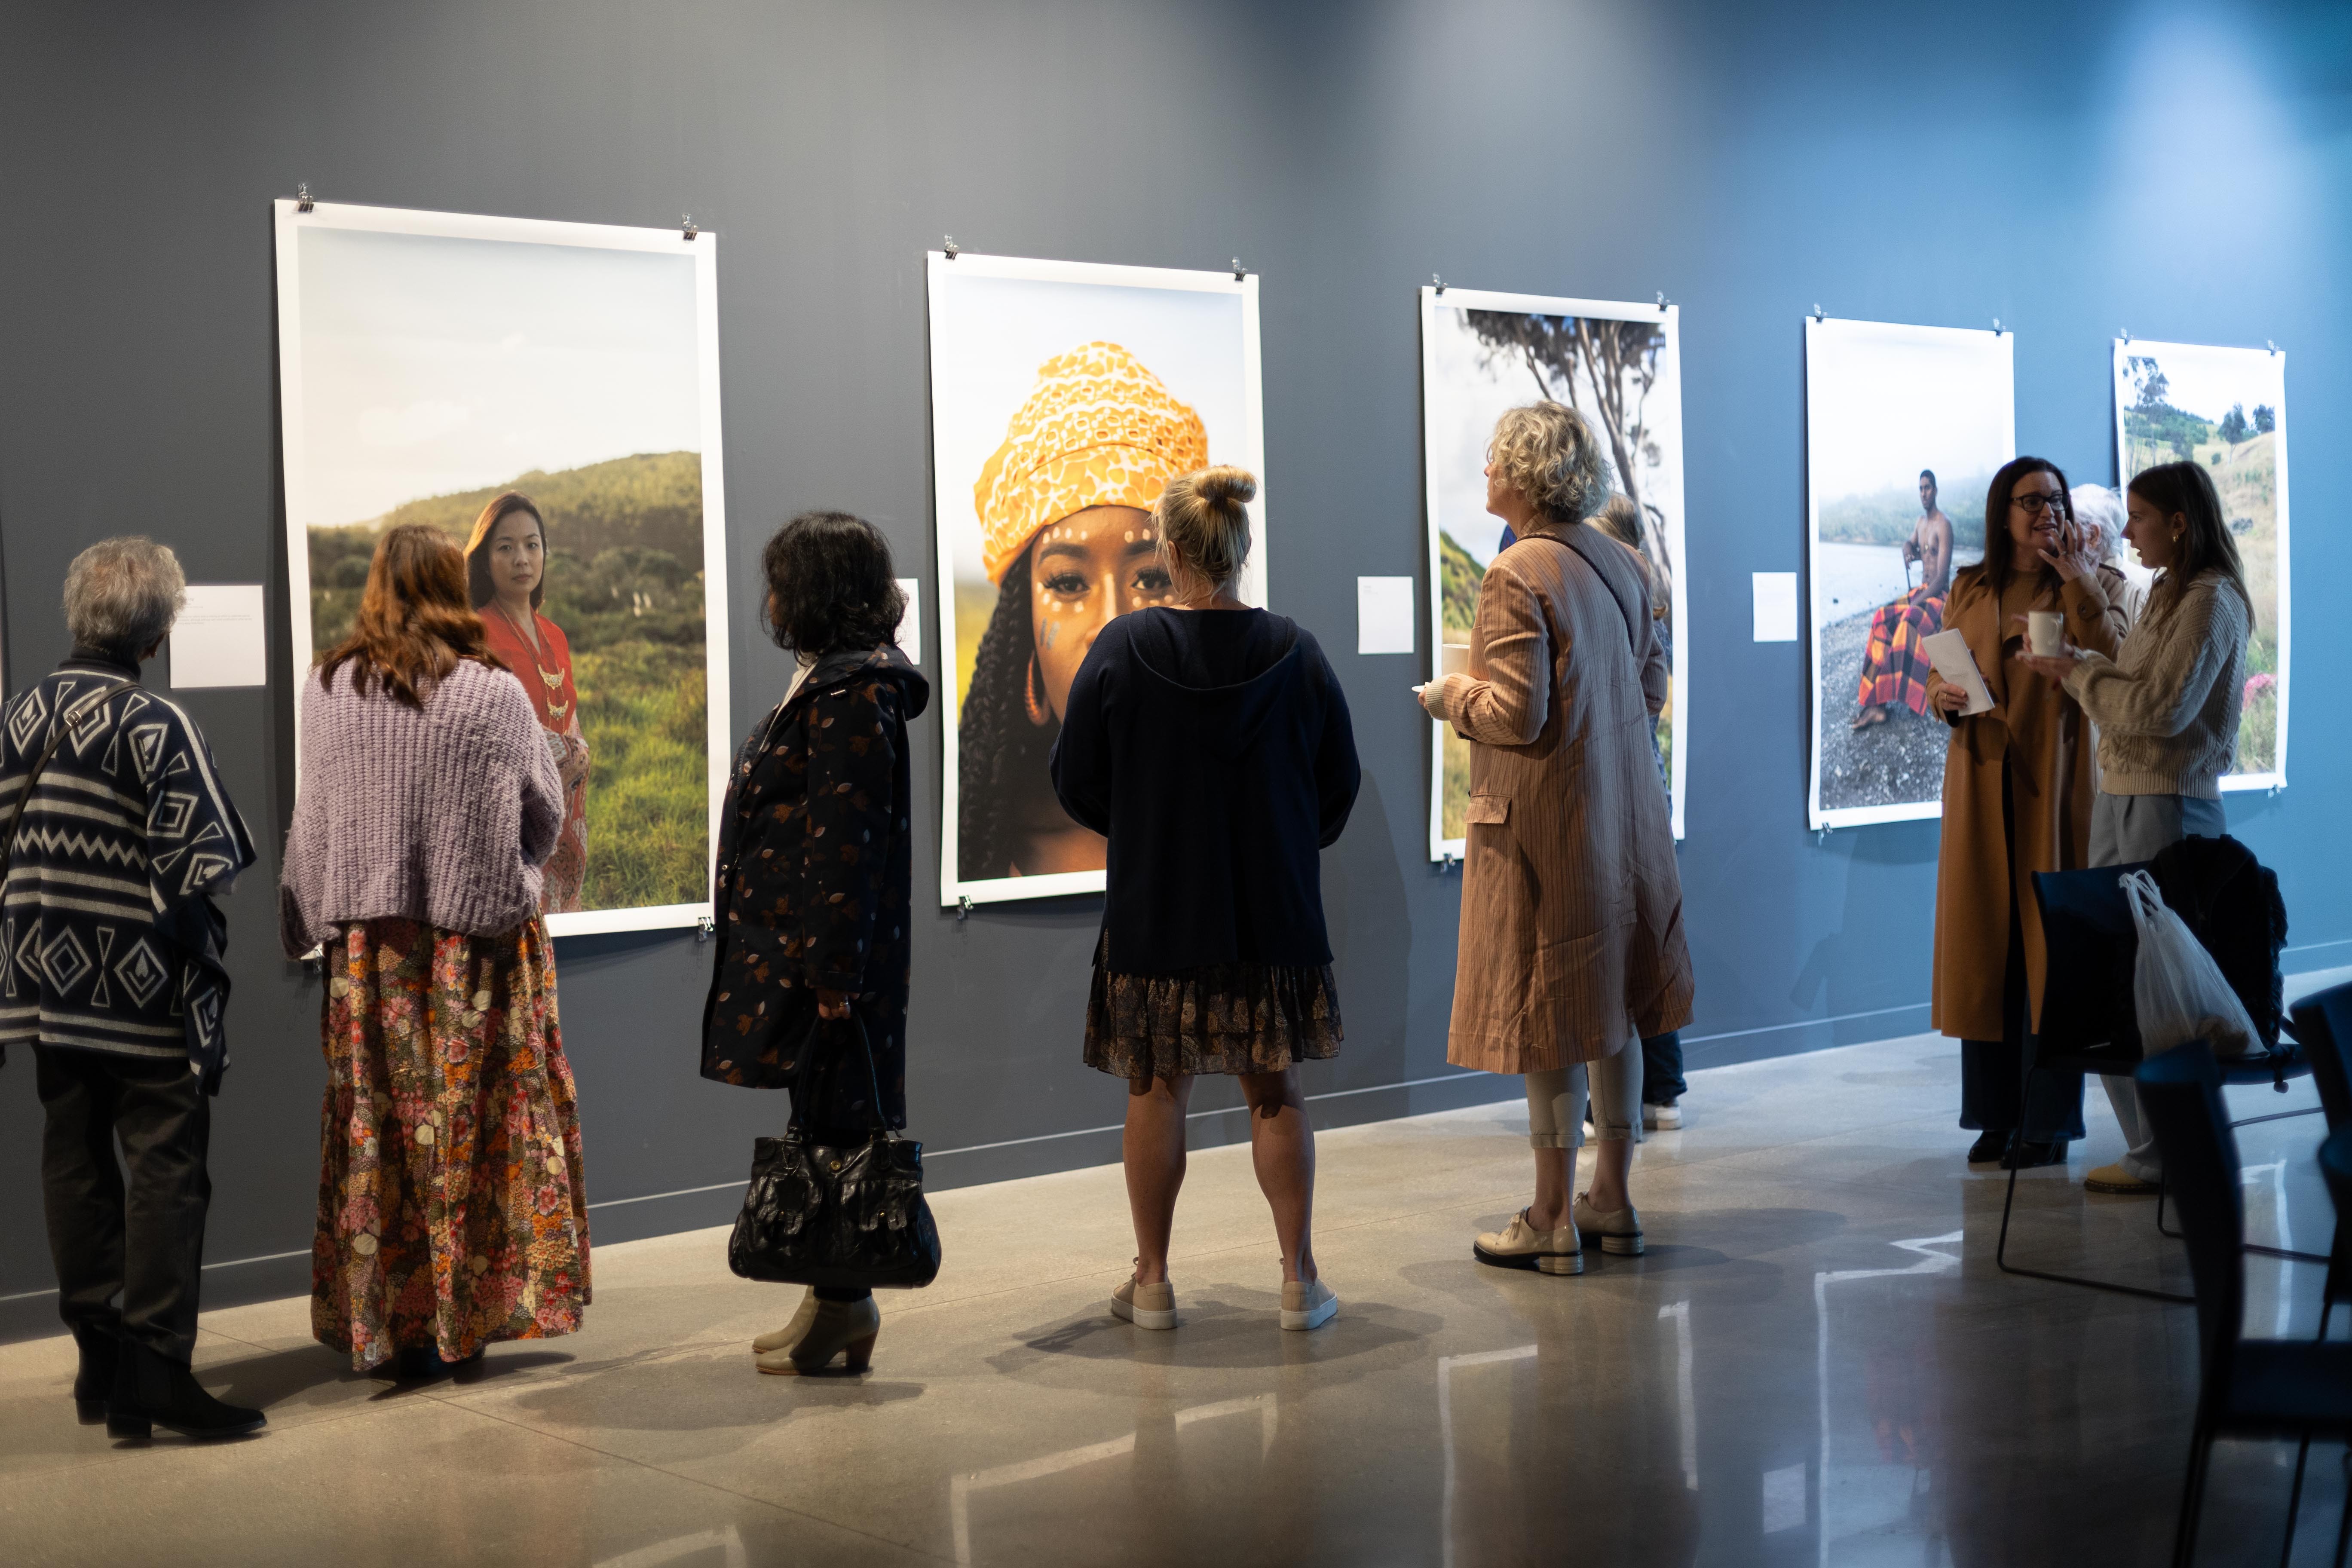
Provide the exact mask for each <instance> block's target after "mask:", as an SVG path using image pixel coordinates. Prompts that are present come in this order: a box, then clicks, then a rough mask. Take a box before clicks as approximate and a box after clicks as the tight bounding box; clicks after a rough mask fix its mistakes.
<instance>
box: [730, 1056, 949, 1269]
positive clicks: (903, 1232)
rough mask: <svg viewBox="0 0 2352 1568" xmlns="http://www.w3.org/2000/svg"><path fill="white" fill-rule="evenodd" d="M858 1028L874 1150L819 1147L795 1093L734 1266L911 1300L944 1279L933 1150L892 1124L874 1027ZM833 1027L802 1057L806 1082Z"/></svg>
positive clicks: (767, 1155) (762, 1157) (761, 1155)
mask: <svg viewBox="0 0 2352 1568" xmlns="http://www.w3.org/2000/svg"><path fill="white" fill-rule="evenodd" d="M851 1023H852V1026H854V1027H855V1028H856V1031H857V1044H858V1047H859V1048H860V1049H862V1050H863V1051H864V1052H865V1053H866V1077H867V1079H868V1081H869V1082H871V1083H873V1085H874V1092H873V1094H872V1095H871V1096H870V1097H869V1098H868V1099H867V1100H866V1109H867V1110H868V1112H869V1114H870V1115H871V1118H872V1128H871V1131H870V1133H869V1135H868V1137H867V1138H866V1142H863V1143H853V1144H845V1145H843V1146H841V1147H838V1148H836V1147H832V1146H829V1145H826V1144H822V1143H813V1142H810V1141H809V1139H808V1136H807V1133H806V1131H805V1130H804V1129H803V1127H802V1125H801V1110H802V1106H803V1103H804V1100H805V1097H804V1096H803V1094H801V1093H800V1092H799V1090H798V1089H794V1091H793V1119H792V1121H791V1123H790V1124H789V1125H787V1126H786V1128H785V1129H784V1135H783V1136H782V1137H781V1138H761V1139H760V1140H758V1141H757V1142H754V1143H753V1144H752V1146H751V1190H750V1191H748V1192H746V1193H745V1194H743V1212H742V1213H741V1214H740V1215H737V1216H736V1218H735V1233H734V1235H733V1236H731V1237H729V1238H728V1242H727V1266H728V1267H729V1268H732V1269H733V1270H734V1271H735V1272H736V1273H737V1274H739V1275H740V1276H742V1277H743V1278H744V1279H761V1280H765V1281H767V1282H769V1283H771V1284H778V1285H819V1286H824V1287H825V1288H827V1289H837V1290H859V1289H867V1290H893V1289H896V1290H908V1289H920V1288H921V1287H923V1286H925V1285H928V1284H929V1283H930V1282H931V1281H932V1280H933V1279H937V1278H938V1277H939V1272H940V1231H939V1226H937V1225H935V1224H933V1223H932V1220H931V1206H930V1205H929V1204H927V1203H925V1202H924V1201H923V1146H922V1145H921V1144H920V1143H918V1142H914V1141H912V1140H911V1139H906V1138H901V1137H899V1136H898V1134H897V1133H895V1132H893V1131H890V1130H889V1128H887V1126H885V1125H884V1124H883V1121H882V1111H881V1104H882V1090H881V1083H880V1080H879V1079H878V1077H877V1075H876V1073H875V1070H874V1047H873V1042H872V1041H870V1040H868V1039H867V1038H866V1025H865V1022H864V1020H862V1019H856V1018H853V1019H852V1020H851ZM824 1027H825V1024H824V1020H823V1019H819V1020H818V1022H817V1025H816V1027H815V1029H814V1030H812V1031H811V1036H810V1039H809V1041H808V1043H807V1044H806V1045H804V1046H803V1047H801V1079H802V1081H803V1082H806V1080H807V1074H808V1064H809V1063H810V1061H812V1060H813V1059H814V1058H815V1055H816V1048H817V1042H816V1038H815V1037H816V1035H817V1034H818V1033H820V1032H822V1031H823V1030H824Z"/></svg>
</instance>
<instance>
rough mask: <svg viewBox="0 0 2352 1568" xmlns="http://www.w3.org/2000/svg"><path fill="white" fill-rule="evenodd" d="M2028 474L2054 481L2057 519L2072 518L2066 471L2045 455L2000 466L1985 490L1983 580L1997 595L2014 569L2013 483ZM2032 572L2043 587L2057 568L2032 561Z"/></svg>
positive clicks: (2066, 520)
mask: <svg viewBox="0 0 2352 1568" xmlns="http://www.w3.org/2000/svg"><path fill="white" fill-rule="evenodd" d="M2031 474H2048V475H2049V476H2050V477H2051V478H2052V479H2056V480H2057V481H2058V500H2059V504H2060V505H2061V506H2063V508H2064V509H2065V510H2064V513H2063V516H2062V517H2061V518H2060V520H2059V521H2062V522H2064V523H2069V524H2071V523H2072V522H2073V521H2074V491H2073V490H2072V489H2068V488H2067V485H2066V470H2065V469H2063V468H2060V467H2059V466H2058V465H2057V464H2055V463H2053V462H2052V461H2051V460H2050V459H2049V458H2011V459H2010V460H2009V461H2008V462H2006V463H2003V464H2002V465H2001V466H2000V472H1999V473H1997V474H1995V475H1993V477H1992V483H1991V485H1990V486H1989V487H1988V488H1987V489H1986V490H1985V547H1984V563H1983V567H1982V570H1983V572H1984V576H1985V582H1986V583H1987V584H1990V586H1991V588H1992V590H1993V592H1994V593H1996V594H1998V593H1999V592H2000V590H2001V589H2002V588H2004V587H2006V586H2008V584H2009V574H2011V572H2014V571H2016V570H2017V569H2018V563H2017V561H2016V554H2017V541H2016V540H2014V539H2011V537H2010V535H2009V503H2010V501H2011V499H2012V498H2014V497H2015V496H2016V494H2017V483H2018V481H2019V480H2020V479H2024V478H2026V477H2027V476H2028V475H2031ZM2032 566H2033V568H2034V575H2035V576H2036V577H2038V578H2040V579H2042V584H2043V585H2044V586H2046V587H2055V586H2056V585H2057V583H2058V571H2057V568H2055V567H2053V566H2052V565H2051V564H2050V563H2048V562H2047V561H2042V560H2035V561H2034V562H2032Z"/></svg>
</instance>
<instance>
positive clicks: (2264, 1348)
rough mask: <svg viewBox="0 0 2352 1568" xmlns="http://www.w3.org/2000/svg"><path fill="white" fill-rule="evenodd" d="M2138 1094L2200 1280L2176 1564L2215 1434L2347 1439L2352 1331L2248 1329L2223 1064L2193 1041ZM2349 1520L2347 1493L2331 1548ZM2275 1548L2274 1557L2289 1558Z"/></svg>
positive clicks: (2181, 1565) (2339, 1550)
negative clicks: (2334, 1335) (2345, 1338)
mask: <svg viewBox="0 0 2352 1568" xmlns="http://www.w3.org/2000/svg"><path fill="white" fill-rule="evenodd" d="M2133 1076H2134V1077H2135V1078H2136V1079H2137V1081H2138V1083H2139V1092H2140V1104H2141V1106H2142V1107H2143V1108H2144V1109H2145V1110H2147V1116H2148V1121H2149V1122H2150V1124H2151V1125H2153V1126H2154V1128H2155V1130H2156V1142H2157V1148H2158V1151H2159V1152H2161V1153H2162V1154H2163V1156H2164V1169H2165V1173H2166V1176H2167V1179H2168V1181H2169V1183H2170V1184H2171V1188H2172V1193H2173V1201H2174V1203H2175V1205H2176V1206H2177V1207H2178V1209H2179V1214H2180V1224H2181V1232H2182V1238H2183V1240H2184V1241H2186V1242H2187V1244H2188V1251H2189V1272H2190V1274H2191V1275H2192V1276H2193V1277H2194V1278H2195V1279H2196V1282H2197V1296H2196V1301H2197V1340H2198V1352H2199V1354H2198V1363H2199V1367H2200V1381H2199V1386H2198V1392H2197V1416H2196V1422H2195V1425H2194V1426H2193V1427H2192V1428H2191V1431H2190V1435H2189V1474H2188V1478H2187V1479H2186V1481H2185V1482H2184V1483H2183V1486H2182V1489H2181V1497H2180V1522H2179V1529H2178V1530H2177V1531H2176V1532H2175V1534H2174V1536H2173V1551H2172V1560H2173V1563H2174V1564H2175V1568H2187V1564H2189V1563H2190V1562H2191V1560H2192V1559H2193V1558H2194V1556H2195V1554H2196V1549H2197V1521H2198V1514H2199V1513H2200V1510H2202V1508H2203V1506H2204V1501H2205V1473H2206V1470H2207V1468H2208V1466H2209V1463H2210V1459H2211V1457H2212V1448H2213V1442H2214V1440H2215V1439H2216V1438H2219V1437H2300V1438H2303V1439H2305V1441H2306V1442H2307V1441H2308V1440H2309V1439H2310V1438H2311V1437H2313V1436H2324V1437H2339V1438H2343V1439H2345V1440H2347V1442H2352V1343H2347V1342H2327V1343H2321V1342H2315V1341H2306V1340H2256V1339H2248V1338H2246V1337H2245V1305H2246V1300H2245V1297H2246V1275H2245V1212H2244V1208H2243V1203H2244V1197H2243V1193H2242V1188H2241V1185H2240V1181H2241V1178H2240V1174H2239V1168H2238V1141H2237V1137H2236V1135H2235V1134H2234V1133H2232V1132H2231V1130H2230V1122H2229V1117H2228V1114H2227V1112H2226V1111H2225V1110H2223V1109H2222V1105H2221V1071H2220V1069H2219V1068H2217V1067H2216V1066H2215V1065H2214V1061H2213V1053H2212V1052H2211V1051H2210V1049H2208V1048H2207V1047H2206V1046H2205V1045H2204V1044H2203V1043H2202V1042H2201V1041H2200V1042H2196V1043H2192V1044H2190V1045H2186V1046H2182V1047H2179V1048H2178V1049H2175V1050H2170V1051H2167V1052H2165V1053H2164V1054H2163V1055H2162V1056H2160V1057H2157V1058H2153V1059H2151V1060H2149V1061H2147V1062H2145V1063H2143V1064H2141V1066H2140V1068H2139V1070H2138V1072H2137V1073H2136V1074H2134V1075H2133ZM2302 1500H2303V1471H2302V1468H2301V1467H2300V1466H2298V1467H2297V1468H2296V1470H2295V1479H2294V1491H2293V1493H2292V1495H2291V1496H2290V1498H2289V1500H2288V1502H2287V1527H2286V1529H2287V1541H2286V1554H2291V1553H2292V1552H2293V1551H2294V1525H2295V1510H2297V1508H2298V1507H2299V1506H2300V1505H2301V1503H2302ZM2346 1531H2352V1500H2347V1510H2346V1512H2345V1515H2344V1523H2343V1526H2342V1527H2341V1528H2339V1531H2338V1535H2337V1543H2336V1557H2337V1561H2338V1562H2339V1563H2340V1562H2341V1561H2342V1559H2343V1547H2344V1538H2345V1532H2346ZM2286 1554H2282V1556H2281V1559H2280V1561H2281V1562H2284V1561H2286Z"/></svg>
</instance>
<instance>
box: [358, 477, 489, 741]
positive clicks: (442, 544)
mask: <svg viewBox="0 0 2352 1568" xmlns="http://www.w3.org/2000/svg"><path fill="white" fill-rule="evenodd" d="M461 659H472V660H473V661H474V662H475V663H477V664H487V665H488V666H489V667H490V668H493V669H504V668H506V664H505V662H504V661H503V660H501V659H500V658H499V656H498V655H496V654H494V653H492V652H491V651H490V645H489V642H488V637H486V636H485V634H484V633H483V630H482V617H481V616H478V615H476V614H475V613H474V611H473V608H472V606H470V605H467V603H466V558H465V556H464V554H463V553H462V552H459V550H458V549H457V541H456V540H454V539H452V538H450V537H449V536H448V535H447V534H446V533H444V532H442V531H440V530H439V529H437V528H434V527H431V526H429V525H428V524H425V523H422V522H404V523H402V524H401V525H400V526H399V527H398V528H395V529H393V530H391V531H388V532H386V533H385V534H384V536H383V538H382V539H380V540H378V541H377V542H376V547H375V559H373V561H371V562H369V563H368V577H367V591H366V592H365V593H363V594H362V595H360V613H359V617H358V619H357V620H356V622H354V624H353V625H352V635H351V636H349V637H345V638H344V639H343V640H342V641H341V642H340V643H338V644H336V645H335V646H334V647H332V648H330V649H329V650H328V651H327V652H326V653H325V654H323V655H322V656H320V659H319V679H320V681H321V682H322V683H324V684H325V685H327V686H330V687H331V686H333V685H334V683H335V671H336V670H338V669H340V668H342V667H343V666H344V665H346V664H351V665H355V666H356V667H357V668H355V669H354V670H353V672H352V686H353V687H354V688H355V689H357V690H358V691H359V692H360V694H361V695H362V696H364V695H366V694H367V692H368V690H369V689H370V688H371V687H372V686H373V685H375V684H376V683H378V682H381V683H382V684H383V689H384V690H385V691H387V692H389V693H391V694H392V696H393V697H394V699H395V700H399V701H402V702H405V703H407V704H408V705H409V706H410V707H411V708H416V709H422V708H423V707H424V706H425V695H426V693H427V692H428V691H429V689H431V687H432V685H433V683H434V682H436V681H438V680H440V679H442V678H443V677H445V676H446V675H447V674H448V673H449V672H450V671H451V670H453V669H455V668H457V665H458V662H459V661H460V660H461Z"/></svg>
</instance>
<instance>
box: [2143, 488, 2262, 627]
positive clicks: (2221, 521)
mask: <svg viewBox="0 0 2352 1568" xmlns="http://www.w3.org/2000/svg"><path fill="white" fill-rule="evenodd" d="M2129 489H2130V490H2131V493H2132V494H2134V495H2136V496H2137V497H2139V499H2140V500H2144V501H2146V502H2147V504H2148V505H2150V506H2152V507H2154V508H2156V509H2157V510H2158V511H2160V512H2162V513H2164V515H2165V516H2166V517H2172V516H2175V515H2178V516H2180V517H2184V518H2186V519H2188V520H2189V527H2188V531H2186V532H2184V533H2182V534H2181V536H2180V558H2179V560H2177V561H2175V562H2174V563H2172V564H2171V565H2170V566H2168V567H2167V568H2165V573H2164V576H2163V577H2162V578H2161V579H2160V580H2159V581H2158V583H2157V584H2156V588H2155V591H2154V593H2152V594H2151V595H2149V597H2150V598H2151V599H2152V598H2154V597H2155V595H2156V594H2162V595H2167V596H2168V598H2173V599H2178V598H2179V596H2180V595H2182V594H2183V593H2185V592H2186V591H2187V590H2188V587H2189V584H2191V583H2194V582H2195V581H2197V579H2198V578H2199V577H2200V576H2202V575H2203V574H2206V573H2208V572H2220V573H2221V574H2223V575H2224V576H2226V577H2228V578H2229V580H2230V586H2231V587H2232V588H2235V589H2236V590H2237V591H2238V597H2239V598H2240V599H2242V600H2243V601H2245V605H2246V614H2247V616H2248V618H2249V619H2250V620H2251V618H2252V616H2253V610H2254V600H2253V595H2251V594H2249V593H2247V592H2246V567H2245V563H2243V562H2242V561H2241V560H2239V559H2238V542H2237V541H2236V540H2234V539H2232V538H2231V537H2230V521H2229V519H2227V518H2226V517H2224V516H2222V515H2221V492H2220V491H2219V490H2217V489H2214V488H2213V476H2212V475H2210V474H2209V473H2207V472H2206V471H2205V467H2204V465H2203V464H2201V463H2158V465H2157V466H2156V467H2155V468H2144V469H2142V470H2141V471H2140V472H2139V473H2138V474H2137V475H2135V476H2134V477H2133V479H2132V482H2131V484H2130V486H2129Z"/></svg>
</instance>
